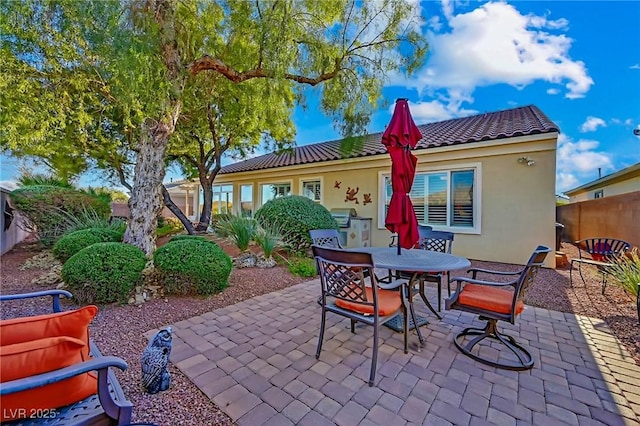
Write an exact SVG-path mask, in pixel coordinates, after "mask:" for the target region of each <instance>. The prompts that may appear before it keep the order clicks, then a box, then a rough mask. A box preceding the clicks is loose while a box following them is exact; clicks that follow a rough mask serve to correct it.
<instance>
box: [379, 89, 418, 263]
mask: <svg viewBox="0 0 640 426" xmlns="http://www.w3.org/2000/svg"><path fill="white" fill-rule="evenodd" d="M420 138H422V133H420V130H418V126H416V124H415V123H414V122H413V118H412V117H411V112H410V111H409V104H408V103H407V99H397V100H396V107H395V110H394V111H393V117H391V122H390V123H389V125H388V126H387V129H386V130H385V131H384V133H383V134H382V143H383V144H384V145H385V146H386V147H387V151H388V152H389V156H390V157H391V187H392V190H393V193H392V195H391V202H390V203H389V210H388V211H387V217H386V219H385V222H384V225H385V227H386V228H387V229H388V230H389V231H391V232H395V233H397V234H398V254H400V250H401V249H400V248H401V247H404V248H407V249H408V248H412V247H413V246H414V245H415V243H416V242H418V239H419V238H420V234H419V232H418V220H417V218H416V213H415V211H414V210H413V203H412V202H411V197H409V191H411V186H412V185H413V178H414V177H415V173H416V163H417V162H418V159H417V158H416V156H415V155H413V153H412V152H411V148H415V146H416V144H417V143H418V141H419V140H420Z"/></svg>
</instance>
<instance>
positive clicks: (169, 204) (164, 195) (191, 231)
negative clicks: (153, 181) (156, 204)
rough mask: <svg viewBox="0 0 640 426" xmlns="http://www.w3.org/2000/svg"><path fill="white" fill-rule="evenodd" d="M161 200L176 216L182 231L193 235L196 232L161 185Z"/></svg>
mask: <svg viewBox="0 0 640 426" xmlns="http://www.w3.org/2000/svg"><path fill="white" fill-rule="evenodd" d="M162 200H163V201H164V205H165V206H167V208H168V209H169V210H171V213H173V214H174V215H176V217H177V218H178V219H179V220H180V222H182V225H183V226H184V229H186V230H187V232H188V233H189V234H190V235H193V234H195V233H196V230H195V229H194V228H193V224H192V223H191V221H190V220H189V219H188V218H187V216H185V215H184V213H183V212H182V210H180V208H179V207H178V206H176V203H174V202H173V200H172V199H171V195H170V194H169V191H167V188H166V187H165V186H164V185H162ZM205 230H206V229H205Z"/></svg>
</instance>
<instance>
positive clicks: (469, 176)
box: [381, 168, 479, 231]
mask: <svg viewBox="0 0 640 426" xmlns="http://www.w3.org/2000/svg"><path fill="white" fill-rule="evenodd" d="M476 173H477V169H476V168H469V169H461V170H447V171H434V172H418V173H416V176H415V178H414V181H413V187H412V188H411V192H410V193H409V196H410V197H411V202H412V203H413V208H414V210H415V212H416V217H417V218H418V223H421V224H425V225H431V226H434V227H436V228H439V229H442V228H453V229H456V230H459V231H464V230H468V231H477V229H479V219H478V217H477V216H478V213H477V212H478V211H479V209H478V206H477V204H478V203H477V201H476V200H477V194H478V188H477V184H476V182H477V178H476ZM383 178H384V180H383V184H384V200H385V205H384V211H383V212H381V217H382V222H384V218H385V217H386V212H387V209H388V208H389V202H390V201H391V194H392V188H391V177H390V176H389V175H384V176H383Z"/></svg>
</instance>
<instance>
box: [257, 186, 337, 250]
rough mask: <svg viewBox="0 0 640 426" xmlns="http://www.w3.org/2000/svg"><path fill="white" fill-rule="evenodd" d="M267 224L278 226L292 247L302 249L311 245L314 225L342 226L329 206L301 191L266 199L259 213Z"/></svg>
mask: <svg viewBox="0 0 640 426" xmlns="http://www.w3.org/2000/svg"><path fill="white" fill-rule="evenodd" d="M255 218H256V220H257V221H258V222H259V223H260V225H261V226H263V227H267V226H269V227H273V228H277V229H278V230H279V232H280V234H281V237H282V239H283V242H284V243H285V245H287V246H288V247H289V248H290V249H291V250H293V251H296V252H300V251H303V250H305V249H307V248H308V247H309V246H310V245H311V238H310V237H309V231H310V230H312V229H338V223H337V222H336V220H335V219H334V218H333V216H331V213H329V210H327V209H326V208H325V207H324V206H322V205H320V204H318V203H316V202H315V201H313V200H311V199H309V198H307V197H302V196H300V195H290V196H287V197H280V198H275V199H273V200H270V201H268V202H266V203H265V204H264V205H263V206H262V207H261V208H260V209H258V211H257V212H256V215H255Z"/></svg>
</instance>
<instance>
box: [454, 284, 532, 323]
mask: <svg viewBox="0 0 640 426" xmlns="http://www.w3.org/2000/svg"><path fill="white" fill-rule="evenodd" d="M512 302H513V291H510V290H505V289H503V288H498V287H489V286H486V285H478V284H467V285H465V286H464V288H463V289H462V291H461V292H460V295H459V296H458V303H460V304H461V305H465V306H472V307H474V308H478V309H482V310H485V311H490V312H498V313H501V314H510V313H511V303H512ZM522 311H524V303H523V302H522V300H518V302H517V303H516V315H520V314H521V313H522Z"/></svg>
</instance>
